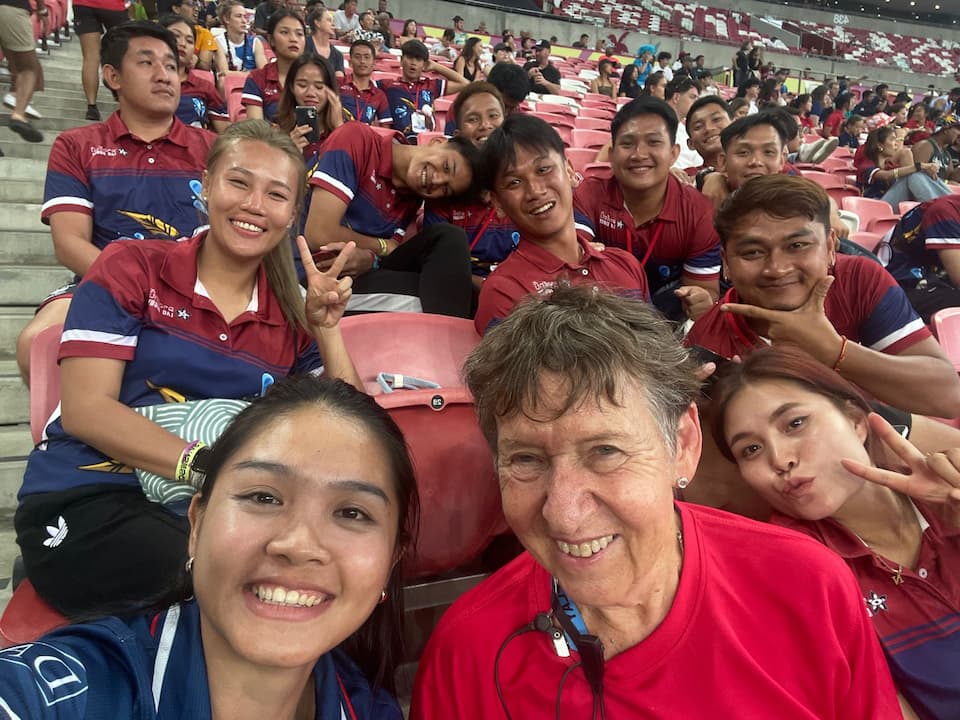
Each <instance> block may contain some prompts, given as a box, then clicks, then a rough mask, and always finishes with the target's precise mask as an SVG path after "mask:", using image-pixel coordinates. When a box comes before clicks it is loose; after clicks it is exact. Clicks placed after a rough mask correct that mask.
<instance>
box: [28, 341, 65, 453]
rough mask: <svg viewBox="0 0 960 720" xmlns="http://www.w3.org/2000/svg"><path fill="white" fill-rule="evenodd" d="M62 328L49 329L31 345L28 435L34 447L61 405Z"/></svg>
mask: <svg viewBox="0 0 960 720" xmlns="http://www.w3.org/2000/svg"><path fill="white" fill-rule="evenodd" d="M62 334H63V325H59V324H57V325H51V326H50V327H48V328H46V329H45V330H42V331H40V333H38V334H37V336H36V337H35V338H34V339H33V343H32V344H31V345H30V435H31V436H32V437H33V442H34V444H36V443H38V442H40V439H41V438H42V437H43V429H44V428H45V427H46V426H47V423H48V422H49V421H50V416H51V415H52V414H53V411H54V410H55V409H56V407H57V406H58V405H59V404H60V365H58V364H57V355H58V354H59V352H60V336H61V335H62Z"/></svg>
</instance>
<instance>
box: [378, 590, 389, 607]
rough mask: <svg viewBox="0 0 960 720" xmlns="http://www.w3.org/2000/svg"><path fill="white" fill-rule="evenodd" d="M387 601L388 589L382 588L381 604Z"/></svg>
mask: <svg viewBox="0 0 960 720" xmlns="http://www.w3.org/2000/svg"><path fill="white" fill-rule="evenodd" d="M386 601H387V591H386V590H381V591H380V603H379V604H380V605H383V603H385V602H386Z"/></svg>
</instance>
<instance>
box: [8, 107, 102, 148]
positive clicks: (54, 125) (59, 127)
mask: <svg viewBox="0 0 960 720" xmlns="http://www.w3.org/2000/svg"><path fill="white" fill-rule="evenodd" d="M34 107H36V106H34ZM38 110H39V111H40V113H41V114H42V115H43V117H42V118H40V119H39V120H36V119H30V118H28V119H29V120H30V124H31V125H33V126H34V127H35V128H36V129H37V130H39V131H40V132H42V133H43V134H44V136H46V135H56V134H57V133H59V132H61V131H63V130H69V129H70V128H74V127H77V126H78V125H82V124H84V123H86V122H87V121H86V120H82V119H81V118H82V117H83V112H85V111H84V110H77V111H76V112H75V113H72V114H68V115H67V116H66V117H64V113H65V112H66V111H65V110H64V109H62V108H60V107H58V108H55V109H52V110H50V111H49V114H48V112H45V110H46V108H38ZM8 111H9V108H8V107H6V106H4V107H3V111H2V112H0V125H2V126H3V127H7V125H8V124H9V122H10V113H9V112H8ZM50 140H51V142H52V141H53V138H52V137H51V138H50Z"/></svg>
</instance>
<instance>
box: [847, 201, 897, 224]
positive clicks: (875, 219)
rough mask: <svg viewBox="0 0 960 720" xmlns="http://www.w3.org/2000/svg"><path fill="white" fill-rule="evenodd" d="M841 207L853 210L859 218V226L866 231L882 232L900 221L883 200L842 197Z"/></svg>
mask: <svg viewBox="0 0 960 720" xmlns="http://www.w3.org/2000/svg"><path fill="white" fill-rule="evenodd" d="M843 209H844V210H849V211H851V212H855V213H856V214H857V216H858V217H859V218H860V227H861V228H862V229H863V230H866V231H867V232H880V233H884V232H886V231H887V230H889V229H890V228H892V227H893V226H894V225H896V224H897V223H898V222H900V216H899V215H894V214H893V211H892V210H891V209H890V205H889V204H887V203H886V202H884V201H883V200H874V199H872V198H864V197H848V198H844V199H843Z"/></svg>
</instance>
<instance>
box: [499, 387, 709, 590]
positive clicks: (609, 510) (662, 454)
mask: <svg viewBox="0 0 960 720" xmlns="http://www.w3.org/2000/svg"><path fill="white" fill-rule="evenodd" d="M560 386H561V380H560V379H559V378H558V377H557V376H555V375H550V374H545V375H544V376H543V378H542V380H541V386H540V391H539V393H538V397H539V398H540V403H541V408H542V409H538V410H536V411H527V412H526V413H522V412H521V413H516V414H514V415H512V416H509V417H504V418H501V419H500V420H499V421H498V423H497V434H498V439H497V463H498V469H499V475H500V488H501V493H502V498H503V510H504V514H505V515H506V518H507V521H508V522H509V523H510V526H511V527H512V528H513V530H514V532H516V533H517V537H519V538H520V541H521V542H522V543H523V545H524V546H525V547H526V548H527V550H529V551H530V553H531V554H532V555H533V556H534V558H536V560H537V562H539V563H540V564H541V565H542V566H543V567H544V568H546V569H547V571H548V572H550V573H551V574H552V575H553V576H554V577H556V578H557V579H558V580H559V581H560V584H561V585H562V586H563V588H564V590H565V591H566V592H567V593H568V594H569V595H570V597H571V598H572V599H573V600H574V601H575V602H576V603H578V604H582V605H587V606H592V607H608V606H612V605H629V604H633V603H635V602H636V601H637V600H638V599H639V598H641V597H644V593H645V592H646V591H647V590H649V588H647V587H646V586H645V585H646V583H645V579H646V578H648V577H649V573H650V572H651V570H652V569H653V568H654V566H655V565H656V563H657V558H658V557H661V556H662V554H663V553H664V552H667V551H668V550H670V549H672V548H673V547H675V545H674V544H675V543H676V517H675V513H674V511H673V486H674V485H675V484H676V481H677V478H678V477H680V476H686V477H692V475H693V472H694V470H695V469H696V465H697V461H698V459H699V455H700V426H699V423H698V421H697V413H696V409H695V408H694V407H691V408H690V409H689V410H688V412H686V413H685V414H684V416H683V418H682V419H681V421H680V427H679V429H678V431H677V451H676V453H673V452H671V451H670V450H669V448H667V446H666V445H665V444H664V442H663V438H662V437H661V434H660V431H659V428H658V427H657V424H656V423H655V421H654V418H653V415H652V414H651V412H650V409H649V406H648V402H647V400H646V397H645V396H644V393H643V391H642V390H641V389H640V388H639V387H638V386H637V384H636V383H635V382H626V381H625V382H623V383H622V384H621V388H622V392H621V396H620V398H619V403H618V404H611V403H608V402H607V401H606V400H600V401H599V402H597V401H595V400H593V399H592V398H591V399H588V400H587V401H586V402H584V403H583V404H582V405H580V406H578V407H575V408H573V409H571V410H568V411H567V412H566V413H564V414H563V415H562V416H560V417H559V418H556V419H553V418H554V416H555V414H556V413H555V411H552V408H556V407H559V406H560V404H561V402H562V398H563V393H562V392H559V391H558V388H559V387H560ZM528 415H529V416H531V417H528Z"/></svg>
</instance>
